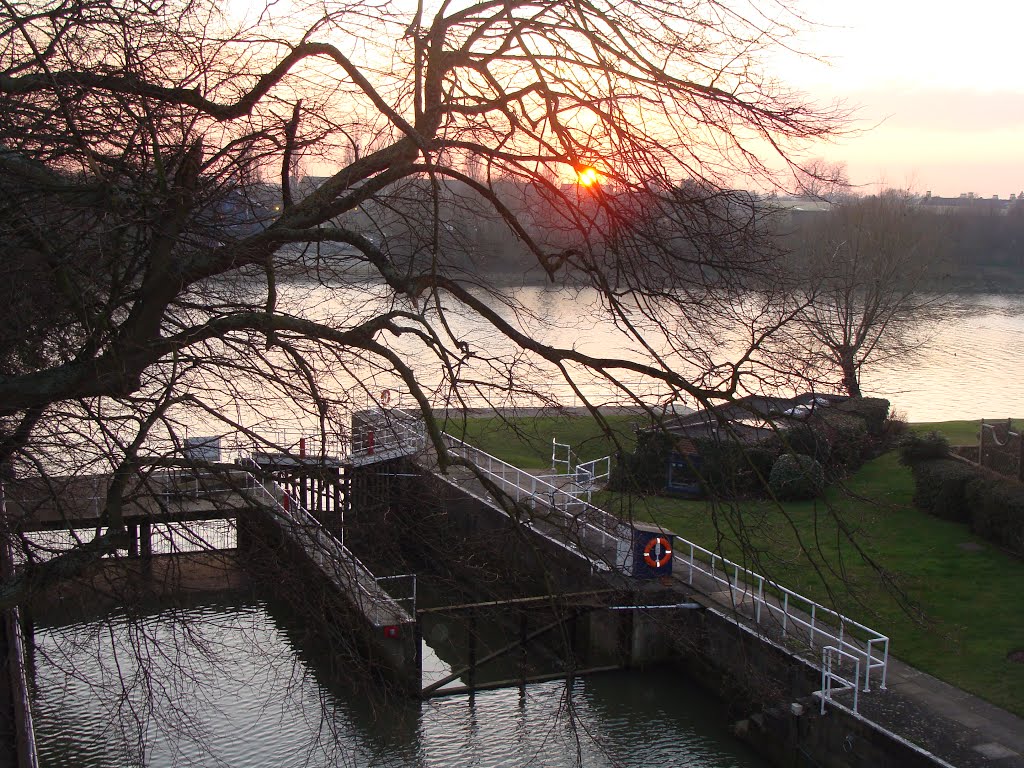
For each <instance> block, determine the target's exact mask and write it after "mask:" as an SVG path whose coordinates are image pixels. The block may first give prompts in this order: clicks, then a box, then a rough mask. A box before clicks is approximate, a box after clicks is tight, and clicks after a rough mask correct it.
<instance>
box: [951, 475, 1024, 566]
mask: <svg viewBox="0 0 1024 768" xmlns="http://www.w3.org/2000/svg"><path fill="white" fill-rule="evenodd" d="M965 497H966V499H965V500H966V503H967V506H968V507H969V508H970V510H971V528H972V529H973V530H974V532H975V533H976V534H978V535H979V536H982V537H984V538H986V539H988V540H989V541H991V542H993V543H995V544H998V545H999V546H1001V547H1005V548H1006V549H1008V550H1010V551H1011V552H1013V553H1014V554H1017V555H1020V556H1022V557H1024V486H1022V485H1020V484H1019V483H1015V482H1008V481H1006V480H1000V479H996V478H993V477H977V478H975V479H974V480H972V481H971V482H969V483H968V484H967V490H966V493H965Z"/></svg>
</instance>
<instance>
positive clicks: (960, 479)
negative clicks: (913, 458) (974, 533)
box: [910, 459, 978, 523]
mask: <svg viewBox="0 0 1024 768" xmlns="http://www.w3.org/2000/svg"><path fill="white" fill-rule="evenodd" d="M910 470H911V472H912V473H913V475H914V503H915V504H916V505H917V506H918V507H919V508H920V509H922V510H924V511H925V512H927V513H928V514H930V515H934V516H935V517H941V518H942V519H943V520H954V521H956V522H958V523H969V522H970V521H971V511H970V507H968V505H967V484H968V483H969V482H971V481H972V480H974V479H976V478H977V477H978V473H977V472H976V471H975V470H974V468H973V467H971V466H970V465H969V464H964V463H963V462H962V461H957V460H956V459H924V460H921V461H917V462H915V463H914V464H912V465H911V467H910Z"/></svg>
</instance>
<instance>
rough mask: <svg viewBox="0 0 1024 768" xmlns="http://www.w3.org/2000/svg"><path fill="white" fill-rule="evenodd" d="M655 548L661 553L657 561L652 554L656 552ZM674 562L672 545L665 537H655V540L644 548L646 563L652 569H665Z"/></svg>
mask: <svg viewBox="0 0 1024 768" xmlns="http://www.w3.org/2000/svg"><path fill="white" fill-rule="evenodd" d="M655 547H659V550H658V551H659V552H660V553H661V554H660V556H659V557H658V559H657V560H655V559H654V558H653V557H651V552H653V551H654V548H655ZM671 560H672V545H671V544H669V543H668V539H666V538H665V537H664V536H655V537H654V538H653V539H651V540H650V541H648V542H647V546H645V547H644V562H645V563H647V565H649V566H650V567H651V568H664V567H665V566H666V565H668V564H669V561H671Z"/></svg>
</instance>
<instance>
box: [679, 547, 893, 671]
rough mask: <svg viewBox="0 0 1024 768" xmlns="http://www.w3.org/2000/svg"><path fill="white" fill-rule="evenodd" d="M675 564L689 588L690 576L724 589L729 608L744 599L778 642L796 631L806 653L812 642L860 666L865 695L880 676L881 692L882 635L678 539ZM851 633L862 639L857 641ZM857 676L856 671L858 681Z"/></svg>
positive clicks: (885, 641) (885, 653)
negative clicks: (772, 625) (775, 630)
mask: <svg viewBox="0 0 1024 768" xmlns="http://www.w3.org/2000/svg"><path fill="white" fill-rule="evenodd" d="M675 558H676V561H677V562H678V561H682V566H683V567H684V568H686V569H688V575H687V582H688V583H689V584H691V585H692V584H693V577H694V574H695V573H700V574H702V575H704V576H706V577H709V578H710V579H712V581H713V582H715V583H717V584H721V585H724V586H726V587H728V588H729V591H730V598H731V600H732V603H733V605H739V604H742V603H743V602H745V601H746V600H747V599H750V600H751V601H752V603H753V608H754V617H753V618H754V620H755V621H756V622H757V623H758V624H759V625H761V624H762V623H763V621H762V620H763V618H764V614H765V612H767V614H768V616H769V617H771V618H773V619H774V620H775V621H776V623H777V625H778V627H779V628H780V629H781V632H782V636H783V637H788V636H789V635H790V634H796V633H798V632H801V631H802V632H803V633H805V634H806V639H807V643H808V646H809V647H810V648H811V649H813V648H814V647H815V643H816V642H817V643H819V644H828V645H830V646H833V645H834V647H835V648H836V649H837V650H839V651H841V652H843V653H845V654H849V655H851V656H853V657H855V658H857V659H858V660H859V661H863V662H864V681H863V682H864V690H865V691H870V690H871V675H872V671H873V670H881V679H880V685H879V687H880V688H882V689H883V690H884V689H885V681H886V673H887V671H888V667H889V638H888V637H886V636H885V635H882V634H880V633H878V632H876V631H875V630H873V629H871V628H870V627H867V626H865V625H864V624H861V623H860V622H857V621H854V620H853V619H851V618H849V617H847V616H844V615H842V614H841V613H838V612H837V611H834V610H832V609H831V608H826V607H825V606H823V605H821V604H819V603H817V602H815V601H814V600H811V599H810V598H808V597H804V596H803V595H801V594H799V593H797V592H794V591H792V590H790V589H786V588H785V587H782V586H780V585H779V584H777V583H776V582H773V581H770V580H768V579H765V577H764V576H761V575H760V574H758V573H755V572H754V571H752V570H750V569H749V568H745V567H744V566H742V565H739V564H738V563H734V562H732V561H731V560H728V559H726V558H724V557H722V556H721V555H717V554H715V553H714V552H712V551H711V550H708V549H704V547H701V546H699V545H697V544H694V543H693V542H691V541H687V540H686V539H684V538H681V537H678V536H677V537H676V544H675ZM677 573H678V571H677ZM766 588H767V591H766ZM855 632H859V633H860V635H861V636H862V637H861V638H858V637H857V636H856V635H855V634H854V633H855ZM859 669H860V667H859V666H858V670H859ZM859 674H860V673H859V671H858V677H859Z"/></svg>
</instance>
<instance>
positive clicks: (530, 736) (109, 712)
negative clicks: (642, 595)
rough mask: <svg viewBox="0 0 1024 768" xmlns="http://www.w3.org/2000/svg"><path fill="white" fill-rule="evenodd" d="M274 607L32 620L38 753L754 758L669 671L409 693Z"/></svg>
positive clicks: (258, 761) (711, 767)
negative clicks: (389, 688) (331, 671)
mask: <svg viewBox="0 0 1024 768" xmlns="http://www.w3.org/2000/svg"><path fill="white" fill-rule="evenodd" d="M287 621H288V619H287V616H286V615H282V613H281V611H280V610H279V609H278V608H274V607H273V606H268V605H267V604H265V603H262V602H258V601H243V602H238V603H227V602H221V603H216V604H208V605H203V606H199V607H194V608H189V609H185V610H181V611H176V612H167V611H164V612H160V613H156V614H152V615H150V616H146V617H141V618H138V619H137V620H136V621H129V619H128V617H127V616H125V615H119V616H113V617H109V618H107V619H105V620H103V621H91V622H78V623H74V624H70V625H65V626H51V627H47V628H40V630H39V631H38V633H37V643H38V651H37V661H38V663H37V672H36V688H35V700H36V707H37V713H38V714H37V731H38V736H39V742H40V745H41V748H42V750H43V764H44V765H45V766H50V767H51V768H56V767H57V766H72V765H73V766H84V767H86V768H99V767H101V766H102V767H103V768H106V767H107V766H125V765H147V766H152V767H154V768H156V767H160V768H162V767H163V766H177V765H225V766H251V767H253V768H262V767H263V766H266V767H267V768H280V767H285V766H288V767H291V766H295V767H298V766H395V768H428V767H433V766H437V767H438V768H441V767H444V768H448V767H449V766H451V767H452V768H461V767H465V768H469V767H470V766H473V767H474V768H489V767H491V766H494V767H497V766H515V767H517V768H519V767H522V768H525V767H526V766H551V767H553V768H560V767H561V766H565V767H566V768H568V767H569V766H575V765H585V766H595V767H597V768H605V767H607V768H611V767H612V766H627V767H628V766H637V767H638V768H639V766H646V765H650V764H660V765H688V766H694V767H695V768H700V767H705V768H726V767H730V768H748V767H750V768H753V767H754V766H761V765H763V763H762V762H760V761H758V760H757V759H755V758H754V757H753V756H751V755H750V754H749V753H748V752H747V751H746V750H745V749H744V748H743V747H742V745H740V744H738V743H737V742H735V741H734V740H732V739H731V737H730V736H729V735H728V734H727V733H726V732H725V728H724V725H725V722H726V720H725V717H724V713H722V712H721V711H720V709H719V707H718V705H717V704H716V703H714V702H709V700H708V698H707V697H706V696H704V695H703V694H701V693H700V692H699V691H696V690H693V689H691V688H690V687H689V686H688V685H687V684H686V683H685V681H682V680H678V681H672V683H671V684H666V683H667V682H668V681H666V680H665V679H661V678H658V679H657V684H654V682H653V681H652V679H651V677H649V676H646V677H642V676H638V675H634V674H628V673H621V674H619V673H617V674H612V675H607V676H598V677H593V678H588V679H585V680H579V681H577V682H576V683H575V684H574V687H573V689H572V695H571V696H569V695H568V692H567V688H566V685H565V684H564V683H558V682H556V683H548V684H539V685H532V686H528V687H527V688H525V689H505V690H500V691H489V692H485V693H481V694H478V695H476V696H474V697H468V696H456V697H451V698H441V699H433V700H431V701H428V702H424V703H419V702H414V701H410V700H405V699H397V698H386V697H383V696H381V695H379V694H378V693H377V692H375V691H374V690H372V687H373V683H372V682H367V681H366V680H365V679H364V678H362V677H361V676H359V675H348V676H333V677H332V676H330V675H326V676H325V675H324V674H323V672H322V663H323V656H322V654H323V653H324V652H325V650H326V649H323V648H320V649H317V648H316V647H315V646H313V647H310V646H308V644H306V643H304V642H303V641H302V640H301V638H302V636H303V634H304V633H303V632H302V629H301V627H295V626H287ZM44 661H45V662H46V663H43V662H44ZM67 669H70V670H75V673H74V674H71V675H66V674H65V673H64V672H63V671H59V670H67ZM651 674H654V673H651ZM122 680H124V681H127V683H128V686H124V687H122V685H121V681H122ZM130 686H134V687H130ZM367 686H370V688H368V687H367ZM145 690H150V691H152V692H153V693H154V694H156V696H155V697H154V699H155V702H156V703H155V704H153V703H151V702H150V701H149V700H148V698H147V697H146V696H144V695H143V691H145Z"/></svg>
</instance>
